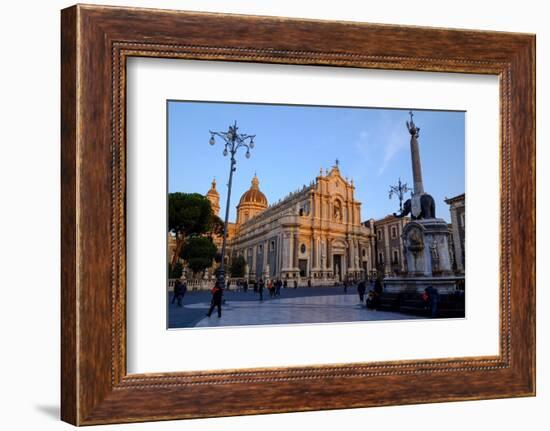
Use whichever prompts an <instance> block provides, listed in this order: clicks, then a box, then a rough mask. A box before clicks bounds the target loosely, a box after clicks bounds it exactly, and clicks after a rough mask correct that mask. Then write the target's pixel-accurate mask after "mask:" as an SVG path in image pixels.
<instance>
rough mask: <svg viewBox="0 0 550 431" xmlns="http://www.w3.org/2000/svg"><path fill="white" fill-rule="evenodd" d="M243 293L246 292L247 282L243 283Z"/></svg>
mask: <svg viewBox="0 0 550 431" xmlns="http://www.w3.org/2000/svg"><path fill="white" fill-rule="evenodd" d="M243 291H244V293H246V292H248V280H244V281H243Z"/></svg>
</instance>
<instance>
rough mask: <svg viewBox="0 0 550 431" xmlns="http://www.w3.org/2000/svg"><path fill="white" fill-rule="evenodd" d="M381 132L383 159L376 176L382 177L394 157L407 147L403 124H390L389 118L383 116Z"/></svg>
mask: <svg viewBox="0 0 550 431" xmlns="http://www.w3.org/2000/svg"><path fill="white" fill-rule="evenodd" d="M381 130H382V133H381V135H382V136H384V138H383V142H381V144H382V145H383V148H384V157H383V159H382V162H381V163H380V169H379V170H378V175H382V174H383V173H384V171H385V170H386V168H387V167H388V166H389V164H390V162H391V161H392V159H393V158H394V157H395V155H396V154H397V153H398V152H399V151H401V150H405V149H406V148H407V146H408V141H407V135H406V133H405V130H406V129H405V124H404V123H403V124H397V123H396V122H393V123H392V122H391V121H390V119H389V117H388V116H386V115H385V116H384V118H383V120H382V123H381Z"/></svg>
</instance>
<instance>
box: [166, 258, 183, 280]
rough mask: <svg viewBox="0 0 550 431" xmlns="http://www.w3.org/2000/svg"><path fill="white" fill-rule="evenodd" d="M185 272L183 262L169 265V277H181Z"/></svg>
mask: <svg viewBox="0 0 550 431" xmlns="http://www.w3.org/2000/svg"><path fill="white" fill-rule="evenodd" d="M182 273H183V265H182V263H181V262H176V263H175V265H174V266H173V267H172V265H168V278H180V277H181V274H182Z"/></svg>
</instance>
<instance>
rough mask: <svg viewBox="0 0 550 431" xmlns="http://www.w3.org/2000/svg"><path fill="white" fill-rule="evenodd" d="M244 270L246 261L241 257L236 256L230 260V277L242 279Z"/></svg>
mask: <svg viewBox="0 0 550 431" xmlns="http://www.w3.org/2000/svg"><path fill="white" fill-rule="evenodd" d="M245 268H246V260H245V259H244V257H242V256H236V257H234V258H233V259H231V267H230V269H229V272H231V277H244V271H245Z"/></svg>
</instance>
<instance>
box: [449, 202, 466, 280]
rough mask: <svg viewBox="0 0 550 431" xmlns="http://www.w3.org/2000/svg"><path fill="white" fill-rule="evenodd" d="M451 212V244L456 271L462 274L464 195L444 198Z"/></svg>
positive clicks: (463, 257)
mask: <svg viewBox="0 0 550 431" xmlns="http://www.w3.org/2000/svg"><path fill="white" fill-rule="evenodd" d="M445 203H446V204H448V205H449V211H450V212H451V225H452V227H451V232H452V246H453V254H454V260H455V262H454V263H455V265H456V271H457V272H458V273H459V274H464V272H465V269H466V249H465V243H466V195H465V194H464V193H462V194H461V195H457V196H454V197H452V198H447V199H445Z"/></svg>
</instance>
